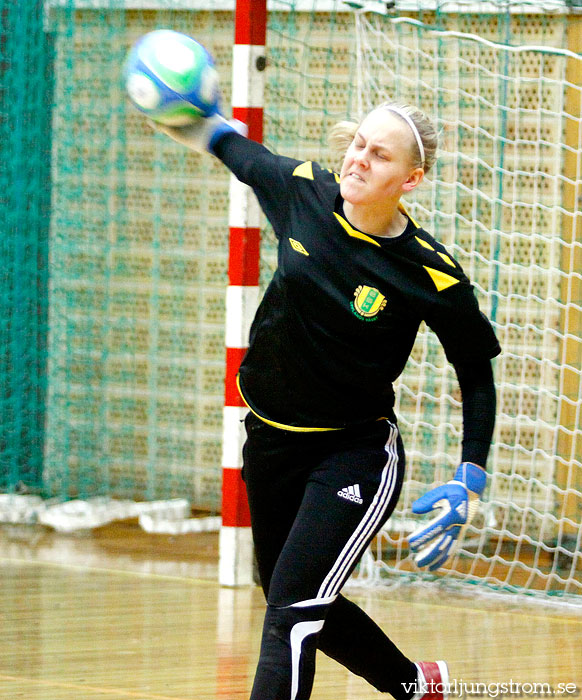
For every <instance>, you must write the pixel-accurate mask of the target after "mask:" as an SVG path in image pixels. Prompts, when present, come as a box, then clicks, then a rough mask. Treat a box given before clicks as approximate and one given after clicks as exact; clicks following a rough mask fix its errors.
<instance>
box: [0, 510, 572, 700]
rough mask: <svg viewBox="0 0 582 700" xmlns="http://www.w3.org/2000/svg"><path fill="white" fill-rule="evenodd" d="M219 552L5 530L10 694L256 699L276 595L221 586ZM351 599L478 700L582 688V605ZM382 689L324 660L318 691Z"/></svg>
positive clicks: (3, 603) (181, 540) (0, 532)
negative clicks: (263, 640) (267, 597)
mask: <svg viewBox="0 0 582 700" xmlns="http://www.w3.org/2000/svg"><path fill="white" fill-rule="evenodd" d="M216 549H217V536H216V535H214V534H208V533H205V534H198V535H184V536H180V537H175V538H172V537H167V536H161V535H157V536H153V535H146V534H145V533H143V532H142V531H141V530H139V528H138V527H137V526H136V525H135V524H134V523H125V524H118V525H116V526H109V527H106V528H102V529H100V530H97V531H95V532H93V533H92V534H89V535H84V536H62V535H60V536H59V535H56V534H54V533H52V532H50V531H48V530H44V529H31V528H27V527H24V528H23V527H18V528H15V527H10V526H3V527H2V528H0V624H1V627H0V629H1V634H0V698H3V699H4V698H9V699H10V700H15V699H16V698H24V699H25V700H41V699H42V700H105V699H109V700H218V699H227V698H228V699H230V700H238V699H241V700H244V699H247V698H248V694H249V689H250V686H251V683H252V677H253V672H254V667H255V663H256V658H257V653H258V641H259V635H260V629H261V624H262V617H263V607H264V603H263V599H262V594H261V592H260V591H259V590H258V589H257V588H250V589H242V590H232V589H224V588H220V587H219V586H218V585H217V584H216V574H217V559H216V554H217V552H216ZM350 597H352V598H354V599H356V600H358V602H359V603H360V604H361V605H363V606H364V607H365V608H366V610H368V612H369V613H370V614H372V616H373V617H374V618H375V619H376V620H377V621H378V622H379V623H380V624H381V625H382V626H383V627H384V629H386V631H388V633H389V634H390V636H391V637H392V638H393V639H394V641H396V642H397V643H398V644H399V645H400V646H401V648H402V649H403V650H404V651H405V653H407V654H408V655H409V656H410V657H411V658H414V659H428V660H430V659H437V658H444V659H447V660H448V662H449V667H450V670H451V674H452V676H453V677H455V678H456V679H457V681H458V684H459V685H458V687H460V683H461V681H462V682H464V683H467V684H468V689H469V690H473V691H474V692H473V693H471V692H470V693H469V694H467V695H465V696H466V697H469V696H470V695H471V694H474V695H475V697H476V698H478V697H481V698H482V697H487V695H486V694H484V692H482V689H481V693H480V695H477V694H476V693H477V692H478V691H479V690H480V689H479V688H478V687H477V686H475V685H471V684H475V683H485V684H490V685H489V686H488V687H489V691H490V693H489V696H492V695H493V694H494V693H495V692H496V691H498V690H499V686H497V685H496V684H500V683H507V684H508V683H509V682H510V681H512V682H514V683H548V684H551V685H552V686H553V687H554V690H555V691H558V684H560V683H562V684H567V683H570V684H573V686H574V685H575V686H577V690H576V691H574V692H571V693H567V692H566V693H563V694H559V693H558V692H555V696H557V697H563V698H565V699H566V700H567V699H568V698H576V697H577V698H580V697H582V613H580V612H574V611H572V610H570V611H559V610H557V609H554V608H546V607H539V606H536V607H532V606H531V605H528V606H526V607H525V608H520V607H518V606H517V605H516V604H515V599H513V605H506V604H503V605H502V604H501V603H499V602H491V601H484V600H483V599H480V598H477V599H473V600H469V599H463V600H458V599H456V598H453V597H448V596H443V595H442V594H439V595H438V597H435V595H434V594H432V593H426V592H422V591H418V590H415V591H412V590H406V589H402V588H400V589H398V590H397V591H388V592H378V591H369V592H366V593H361V592H351V593H350ZM573 686H570V689H573ZM514 689H515V688H514ZM532 690H535V689H533V688H531V687H530V686H525V687H524V688H523V689H522V690H521V692H520V693H517V694H514V695H513V696H512V697H527V695H533V696H534V697H539V693H538V695H535V694H534V693H533V692H532ZM376 697H377V698H380V697H386V696H381V695H380V694H379V693H377V692H376V691H374V690H373V689H372V688H370V687H369V686H367V685H366V683H365V682H364V681H362V680H361V679H359V678H355V677H353V676H350V675H349V674H348V672H347V671H345V670H344V669H343V668H342V667H340V666H338V665H337V664H335V663H334V662H332V661H331V660H329V659H327V658H326V657H324V656H321V657H320V658H319V660H318V672H317V677H316V683H315V688H314V692H313V696H312V698H313V700H344V699H345V700H348V699H349V700H371V699H372V698H376ZM499 697H501V695H500V696H499Z"/></svg>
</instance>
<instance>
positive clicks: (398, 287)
mask: <svg viewBox="0 0 582 700" xmlns="http://www.w3.org/2000/svg"><path fill="white" fill-rule="evenodd" d="M214 152H215V154H216V155H217V156H218V157H219V158H220V159H221V160H222V161H223V163H224V164H225V165H226V166H227V167H228V168H229V169H230V170H231V171H232V172H233V173H234V174H235V175H236V176H237V177H238V179H239V180H241V181H242V182H244V183H246V184H248V185H249V186H251V187H252V188H253V190H254V192H255V194H256V196H257V198H258V200H259V203H260V205H261V207H262V209H263V211H264V212H265V215H266V216H267V218H268V219H269V221H270V222H271V224H272V226H273V229H274V231H275V234H276V236H277V239H278V242H279V244H278V265H277V269H276V271H275V274H274V276H273V279H272V281H271V283H270V284H269V287H268V288H267V290H266V292H265V294H264V297H263V299H262V301H261V304H260V306H259V309H258V311H257V314H256V316H255V319H254V321H253V324H252V327H251V332H250V341H249V348H248V351H247V353H246V355H245V357H244V360H243V362H242V364H241V367H240V372H239V388H240V391H241V394H242V396H243V398H244V400H245V402H246V403H247V405H248V406H249V408H250V409H251V410H252V411H253V412H254V413H256V414H257V415H258V416H259V417H261V418H263V420H266V421H267V422H270V423H272V424H274V425H277V426H278V427H284V428H287V429H292V430H293V429H294V430H301V429H305V430H317V429H334V428H342V427H345V426H348V425H353V424H357V423H361V422H365V421H369V420H375V419H378V418H381V417H389V416H391V415H392V407H393V404H394V392H393V388H392V383H393V382H394V380H395V379H396V378H397V377H398V376H399V375H400V373H401V372H402V370H403V369H404V366H405V364H406V362H407V360H408V357H409V355H410V352H411V350H412V346H413V344H414V341H415V338H416V335H417V332H418V328H419V325H420V323H421V322H422V321H425V322H426V323H427V324H428V326H429V327H430V328H431V329H432V330H433V331H434V332H435V333H436V334H437V336H438V337H439V340H440V342H441V343H442V345H443V348H444V350H445V353H446V356H447V358H448V360H449V361H450V362H452V363H455V364H456V363H458V364H463V363H470V362H474V361H477V360H482V359H488V358H491V357H494V356H495V355H497V354H498V353H499V352H500V347H499V344H498V342H497V338H496V337H495V334H494V332H493V329H492V327H491V324H490V323H489V321H488V320H487V319H486V318H485V316H484V315H483V314H482V313H481V312H480V310H479V307H478V304H477V300H476V298H475V294H474V292H473V288H472V286H471V284H470V282H469V280H468V279H467V277H466V276H465V274H464V273H463V271H462V269H461V267H460V266H459V264H458V263H457V262H456V261H455V260H454V259H453V258H452V257H451V256H450V255H449V254H448V253H447V251H446V250H445V248H444V247H443V246H442V245H441V244H440V243H438V242H437V241H436V240H435V239H434V238H433V237H432V236H430V235H429V234H428V233H427V232H426V231H424V230H423V229H422V228H420V227H418V226H417V225H416V223H415V222H413V221H412V220H411V219H410V218H409V224H408V226H407V228H406V230H405V231H404V233H402V234H401V235H400V236H397V237H394V238H382V237H376V236H371V235H368V234H365V233H363V232H361V231H359V230H357V229H355V228H353V227H352V226H351V225H350V223H349V222H348V221H347V219H346V218H345V216H344V214H343V200H342V197H341V195H340V191H339V175H338V174H337V173H335V172H333V171H331V170H328V169H325V168H322V167H320V166H319V165H318V164H316V163H312V162H310V161H308V162H301V161H298V160H294V159H292V158H287V157H283V156H277V155H275V154H273V153H271V152H269V151H268V150H267V149H266V148H264V147H263V146H261V145H260V144H257V143H255V142H253V141H249V140H247V139H246V138H244V137H242V136H240V135H239V134H235V133H232V134H230V133H229V134H227V135H225V136H224V137H222V138H221V139H220V141H219V142H218V143H217V144H216V146H215V148H214Z"/></svg>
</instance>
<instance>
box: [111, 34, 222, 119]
mask: <svg viewBox="0 0 582 700" xmlns="http://www.w3.org/2000/svg"><path fill="white" fill-rule="evenodd" d="M124 80H125V87H126V90H127V94H128V96H129V99H130V101H131V102H132V103H133V104H134V105H135V106H136V107H137V108H138V109H139V110H140V111H141V112H143V113H144V114H146V115H147V116H148V117H149V118H150V119H153V120H154V121H156V122H159V123H161V124H167V125H168V126H184V125H185V124H191V123H192V122H193V121H196V120H197V119H199V118H200V117H207V116H210V115H211V114H214V113H215V112H216V111H217V109H218V75H217V73H216V69H215V68H214V62H213V60H212V57H211V56H210V54H209V53H208V51H207V50H206V49H205V48H204V47H203V46H202V44H199V43H198V42H197V41H196V40H194V39H192V37H189V36H187V35H186V34H181V33H180V32H175V31H172V30H170V29H157V30H155V31H153V32H149V33H148V34H145V35H144V36H142V37H141V38H140V39H139V40H138V41H137V42H136V43H135V45H134V46H133V47H132V49H131V50H130V52H129V54H128V56H127V59H126V62H125V66H124Z"/></svg>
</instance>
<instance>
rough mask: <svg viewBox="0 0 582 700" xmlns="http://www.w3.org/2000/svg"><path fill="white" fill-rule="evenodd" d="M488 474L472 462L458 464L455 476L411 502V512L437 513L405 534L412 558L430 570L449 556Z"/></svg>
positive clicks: (474, 507)
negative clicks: (414, 553) (432, 511)
mask: <svg viewBox="0 0 582 700" xmlns="http://www.w3.org/2000/svg"><path fill="white" fill-rule="evenodd" d="M486 482H487V474H486V473H485V470H484V469H481V467H478V466H477V465H476V464H472V463H471V462H463V463H462V464H460V465H459V467H458V468H457V471H456V473H455V478H454V479H452V480H451V481H448V482H447V483H446V484H443V485H442V486H437V487H436V488H434V489H431V490H430V491H428V493H425V494H424V496H421V497H420V498H418V499H417V500H416V501H414V503H413V504H412V512H413V513H428V512H429V511H431V510H434V509H437V510H438V515H437V516H436V517H435V518H433V519H432V520H430V521H429V522H428V523H425V524H424V525H422V526H421V527H420V528H418V529H417V530H415V532H413V533H412V535H411V536H410V537H409V538H408V543H409V545H410V549H411V550H412V551H413V552H416V556H415V557H414V560H415V562H416V564H417V566H419V567H421V568H422V567H424V566H428V568H429V570H430V571H434V570H435V569H438V568H439V567H441V566H442V565H443V564H444V563H445V562H446V561H447V559H448V558H449V557H450V556H451V554H452V552H453V549H454V546H455V544H456V542H457V540H459V539H460V538H461V536H462V533H463V531H464V530H465V529H466V528H467V526H468V525H469V523H470V522H471V520H472V518H473V516H474V515H475V513H476V512H477V510H478V508H479V497H480V496H481V494H482V493H483V490H484V489H485V484H486Z"/></svg>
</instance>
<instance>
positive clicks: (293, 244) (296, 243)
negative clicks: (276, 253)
mask: <svg viewBox="0 0 582 700" xmlns="http://www.w3.org/2000/svg"><path fill="white" fill-rule="evenodd" d="M289 243H291V248H293V250H295V251H296V252H297V253H301V254H302V255H307V257H309V253H308V252H307V251H306V250H305V248H304V247H303V244H302V243H300V242H299V241H296V240H295V239H294V238H290V239H289Z"/></svg>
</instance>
